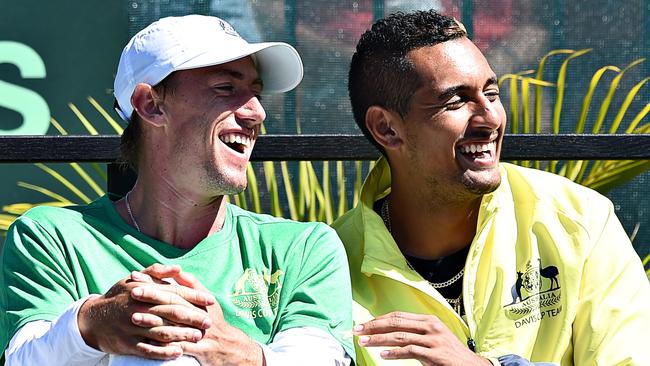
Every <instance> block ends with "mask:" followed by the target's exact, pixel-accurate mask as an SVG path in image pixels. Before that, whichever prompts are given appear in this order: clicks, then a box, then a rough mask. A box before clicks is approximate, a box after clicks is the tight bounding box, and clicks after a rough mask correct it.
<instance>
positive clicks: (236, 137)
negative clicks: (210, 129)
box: [219, 133, 251, 147]
mask: <svg viewBox="0 0 650 366" xmlns="http://www.w3.org/2000/svg"><path fill="white" fill-rule="evenodd" d="M219 140H221V141H223V142H224V143H226V144H234V143H237V144H241V145H244V146H245V147H248V146H250V144H251V138H250V137H248V136H246V135H240V134H238V133H228V134H225V135H221V136H219Z"/></svg>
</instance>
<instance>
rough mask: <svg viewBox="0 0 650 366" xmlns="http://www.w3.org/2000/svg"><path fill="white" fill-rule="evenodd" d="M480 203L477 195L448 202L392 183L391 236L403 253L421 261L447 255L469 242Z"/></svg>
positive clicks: (472, 234)
mask: <svg viewBox="0 0 650 366" xmlns="http://www.w3.org/2000/svg"><path fill="white" fill-rule="evenodd" d="M393 178H395V177H393ZM443 198H444V199H443ZM480 204H481V197H480V196H479V197H475V198H474V199H472V200H464V201H459V202H451V201H450V200H448V199H447V197H440V195H437V194H435V193H432V192H422V191H421V190H419V191H418V189H414V188H412V187H409V185H408V184H400V182H399V181H396V180H393V184H392V187H391V194H390V205H389V211H390V219H391V227H392V234H393V237H394V238H395V241H396V242H397V245H398V246H399V247H400V249H401V250H402V252H403V253H404V254H407V255H410V256H413V257H417V258H422V259H436V258H441V257H445V256H448V255H450V254H453V253H455V252H458V251H459V250H461V249H463V248H465V247H466V246H468V245H470V244H471V243H472V241H473V239H474V235H475V234H476V224H477V221H478V212H479V208H480Z"/></svg>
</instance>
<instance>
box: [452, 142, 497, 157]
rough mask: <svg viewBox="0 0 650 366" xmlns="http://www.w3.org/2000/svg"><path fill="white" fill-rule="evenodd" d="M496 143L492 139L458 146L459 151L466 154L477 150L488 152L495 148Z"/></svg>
mask: <svg viewBox="0 0 650 366" xmlns="http://www.w3.org/2000/svg"><path fill="white" fill-rule="evenodd" d="M496 145H497V143H496V142H494V141H492V142H490V143H487V144H469V145H463V146H461V147H460V151H461V152H463V153H466V154H469V153H477V152H488V151H493V150H495V149H496Z"/></svg>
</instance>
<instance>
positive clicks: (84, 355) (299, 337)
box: [5, 295, 351, 366]
mask: <svg viewBox="0 0 650 366" xmlns="http://www.w3.org/2000/svg"><path fill="white" fill-rule="evenodd" d="M91 296H97V295H91ZM91 296H89V297H86V298H83V299H81V300H78V301H76V302H75V303H73V304H72V305H70V307H68V309H66V311H64V312H63V314H61V316H59V317H58V318H57V319H55V320H53V321H51V322H50V321H43V320H37V321H33V322H29V323H27V324H25V325H24V326H23V327H21V328H20V330H18V332H16V334H15V335H14V336H13V337H12V338H11V342H10V343H9V347H7V350H6V351H5V358H6V366H16V365H52V366H58V365H61V366H63V365H66V366H97V365H101V366H104V365H107V366H131V365H138V366H144V365H146V366H196V365H198V364H199V363H198V362H197V361H196V359H194V358H193V357H190V356H181V357H180V358H178V359H175V360H170V361H158V360H147V359H144V358H140V357H134V356H122V355H108V354H106V353H104V352H101V351H99V350H96V349H94V348H92V347H90V346H88V345H87V344H86V343H85V342H84V340H83V338H82V337H81V333H80V332H79V326H78V323H77V315H78V313H79V308H81V305H82V304H83V303H84V302H85V301H86V300H87V299H88V298H90V297H91ZM260 346H261V347H262V351H263V353H264V358H265V360H266V365H267V366H279V365H307V364H308V365H314V366H321V365H322V366H331V365H337V366H338V365H345V366H348V365H350V362H351V361H350V357H349V356H348V355H347V354H346V352H345V350H344V349H343V347H342V346H341V345H340V344H339V343H338V342H337V341H336V340H335V339H334V337H332V336H331V335H330V334H329V333H327V332H326V331H324V330H321V329H318V328H313V327H300V328H292V329H288V330H285V331H282V332H279V333H278V334H276V336H275V338H274V339H273V342H272V343H270V344H269V345H263V344H260Z"/></svg>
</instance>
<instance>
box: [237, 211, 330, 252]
mask: <svg viewBox="0 0 650 366" xmlns="http://www.w3.org/2000/svg"><path fill="white" fill-rule="evenodd" d="M229 209H230V211H231V214H232V217H233V219H234V222H235V225H236V226H237V230H238V231H239V232H240V233H242V234H243V235H249V236H250V235H255V236H257V237H258V238H260V239H261V240H262V241H269V242H271V243H272V245H273V246H274V247H275V248H276V249H279V248H281V247H284V246H291V247H294V249H295V247H298V246H300V247H302V248H303V249H304V250H311V248H312V247H314V246H318V247H319V250H321V251H323V250H325V247H331V248H334V249H336V248H337V247H340V246H342V245H341V240H340V239H339V237H338V235H337V234H336V232H335V231H334V230H333V229H332V228H330V227H329V226H328V225H326V224H325V223H322V222H300V221H294V220H290V219H285V218H279V217H274V216H271V215H267V214H258V213H254V212H250V211H247V210H244V209H242V208H240V207H238V206H235V205H229ZM287 249H290V248H287Z"/></svg>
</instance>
